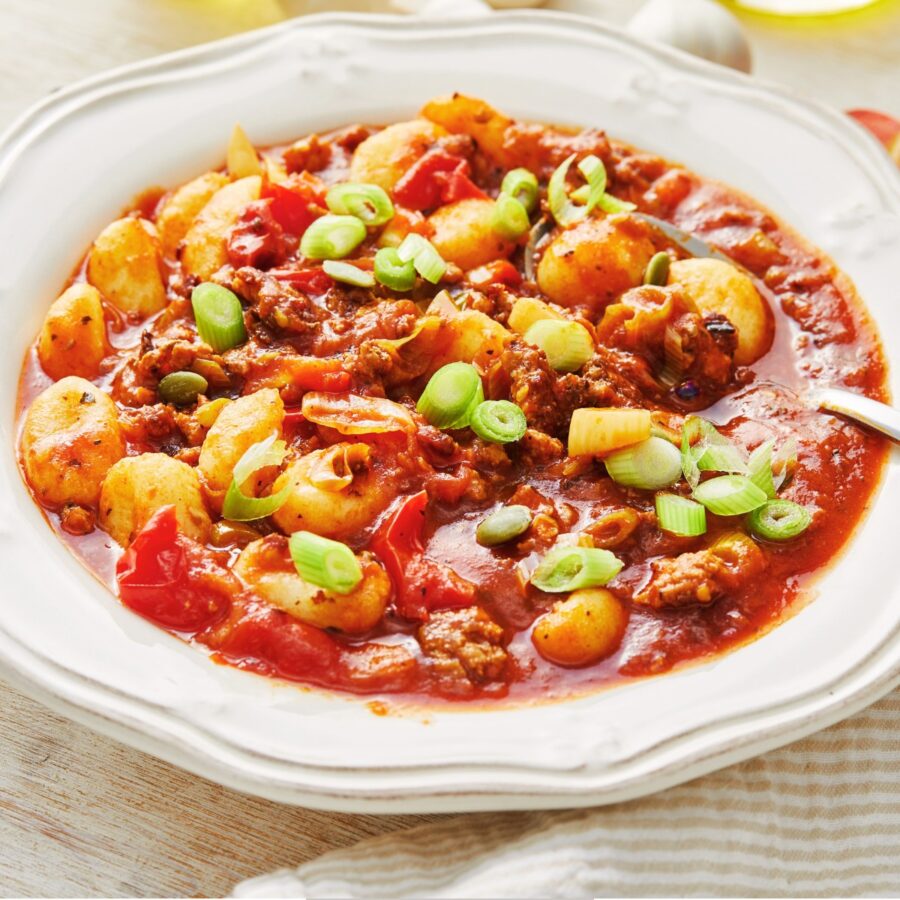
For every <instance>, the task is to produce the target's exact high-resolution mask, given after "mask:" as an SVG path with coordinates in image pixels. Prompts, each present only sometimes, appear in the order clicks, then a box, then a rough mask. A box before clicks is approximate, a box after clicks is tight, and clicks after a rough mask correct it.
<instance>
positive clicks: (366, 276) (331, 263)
mask: <svg viewBox="0 0 900 900" xmlns="http://www.w3.org/2000/svg"><path fill="white" fill-rule="evenodd" d="M322 271H323V272H324V273H325V274H326V275H330V276H331V277H332V278H333V279H334V280H335V281H342V282H343V283H344V284H352V285H355V286H356V287H374V286H375V276H374V275H373V274H372V273H371V272H367V271H366V270H365V269H361V268H360V267H359V266H354V265H351V264H350V263H346V262H340V261H338V260H335V259H326V260H325V262H323V263H322Z"/></svg>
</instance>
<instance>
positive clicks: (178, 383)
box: [156, 372, 209, 406]
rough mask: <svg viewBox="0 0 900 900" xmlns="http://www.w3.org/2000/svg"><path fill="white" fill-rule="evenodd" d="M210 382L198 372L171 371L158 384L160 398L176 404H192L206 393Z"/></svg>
mask: <svg viewBox="0 0 900 900" xmlns="http://www.w3.org/2000/svg"><path fill="white" fill-rule="evenodd" d="M208 387H209V382H208V381H207V380H206V379H205V378H204V377H203V376H202V375H198V374H197V373H196V372H170V373H169V374H168V375H166V376H165V378H161V379H160V382H159V384H158V385H157V388H156V390H157V392H158V393H159V399H160V400H162V402H163V403H172V404H174V405H175V406H190V405H191V404H192V403H196V402H197V397H198V396H199V395H200V394H204V393H206V389H207V388H208Z"/></svg>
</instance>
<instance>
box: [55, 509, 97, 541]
mask: <svg viewBox="0 0 900 900" xmlns="http://www.w3.org/2000/svg"><path fill="white" fill-rule="evenodd" d="M95 521H96V515H95V513H94V510H92V509H89V508H88V507H86V506H78V505H77V504H75V503H67V504H66V505H65V506H64V507H63V508H62V511H61V512H60V514H59V524H60V527H61V528H62V530H63V531H65V532H67V533H68V534H75V535H79V534H88V533H90V532H91V531H93V530H94V524H95Z"/></svg>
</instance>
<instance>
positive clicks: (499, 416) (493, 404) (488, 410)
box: [469, 400, 528, 444]
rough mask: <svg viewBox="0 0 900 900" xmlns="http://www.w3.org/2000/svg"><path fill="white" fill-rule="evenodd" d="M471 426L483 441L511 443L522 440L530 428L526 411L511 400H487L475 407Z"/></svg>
mask: <svg viewBox="0 0 900 900" xmlns="http://www.w3.org/2000/svg"><path fill="white" fill-rule="evenodd" d="M469 427H470V428H471V429H472V431H474V432H475V434H477V435H478V437H480V438H481V439H482V440H483V441H490V442H491V443H493V444H509V443H512V442H513V441H518V440H521V438H522V435H524V434H525V430H526V429H527V428H528V422H527V420H526V419H525V413H523V412H522V410H521V409H519V407H518V406H516V404H515V403H511V402H510V401H509V400H485V401H484V403H479V404H478V406H476V407H475V409H474V411H473V412H472V415H471V417H470V419H469Z"/></svg>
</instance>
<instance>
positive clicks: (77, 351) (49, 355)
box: [38, 282, 107, 379]
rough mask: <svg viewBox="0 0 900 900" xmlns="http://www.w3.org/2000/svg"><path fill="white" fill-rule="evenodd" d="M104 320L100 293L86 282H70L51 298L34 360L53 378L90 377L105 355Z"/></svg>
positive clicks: (95, 371)
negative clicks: (36, 359) (51, 301)
mask: <svg viewBox="0 0 900 900" xmlns="http://www.w3.org/2000/svg"><path fill="white" fill-rule="evenodd" d="M106 352H107V343H106V323H105V322H104V319H103V306H102V304H101V303H100V293H99V292H98V291H97V288H95V287H93V286H92V285H90V284H84V283H83V282H82V283H80V284H73V285H72V286H71V287H69V288H67V289H66V290H65V291H63V293H62V294H60V296H59V297H58V298H57V299H56V300H54V301H53V304H52V305H51V307H50V309H49V310H48V311H47V316H46V318H45V319H44V325H43V327H42V328H41V334H40V337H39V338H38V359H40V361H41V366H42V367H43V369H44V371H45V372H46V373H47V374H48V375H49V376H50V377H51V378H54V379H59V378H65V376H66V375H80V376H81V377H82V378H92V377H93V376H94V375H96V374H97V372H98V371H99V369H100V363H101V362H102V361H103V358H104V357H105V356H106Z"/></svg>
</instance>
